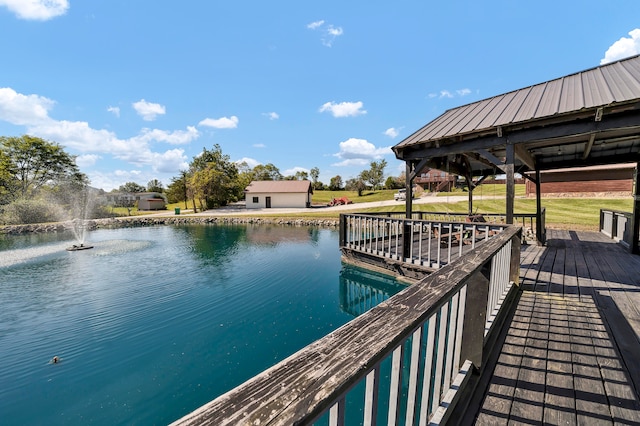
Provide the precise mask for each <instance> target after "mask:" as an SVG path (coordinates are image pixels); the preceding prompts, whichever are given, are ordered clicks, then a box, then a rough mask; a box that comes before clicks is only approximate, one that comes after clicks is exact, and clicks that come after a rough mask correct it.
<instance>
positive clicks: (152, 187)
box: [147, 179, 164, 193]
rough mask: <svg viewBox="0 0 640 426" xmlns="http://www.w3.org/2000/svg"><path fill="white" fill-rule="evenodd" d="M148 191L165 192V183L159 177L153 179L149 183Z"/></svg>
mask: <svg viewBox="0 0 640 426" xmlns="http://www.w3.org/2000/svg"><path fill="white" fill-rule="evenodd" d="M147 191H149V192H160V193H162V192H164V185H162V182H160V181H159V180H158V179H151V180H150V181H149V182H148V183H147Z"/></svg>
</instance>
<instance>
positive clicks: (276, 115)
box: [262, 112, 280, 120]
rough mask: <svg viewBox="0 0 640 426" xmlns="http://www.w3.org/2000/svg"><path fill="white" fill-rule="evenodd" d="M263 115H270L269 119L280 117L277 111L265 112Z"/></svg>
mask: <svg viewBox="0 0 640 426" xmlns="http://www.w3.org/2000/svg"><path fill="white" fill-rule="evenodd" d="M262 115H264V116H265V117H268V118H269V120H277V119H278V118H280V116H279V115H278V113H277V112H263V113H262Z"/></svg>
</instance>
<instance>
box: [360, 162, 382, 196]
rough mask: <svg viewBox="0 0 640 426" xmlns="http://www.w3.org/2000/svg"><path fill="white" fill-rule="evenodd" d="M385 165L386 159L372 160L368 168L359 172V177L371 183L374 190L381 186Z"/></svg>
mask: <svg viewBox="0 0 640 426" xmlns="http://www.w3.org/2000/svg"><path fill="white" fill-rule="evenodd" d="M385 167H387V160H380V161H372V162H371V164H370V168H369V170H364V171H362V173H360V178H361V179H362V180H363V181H365V182H368V183H369V184H371V186H372V187H373V189H374V191H375V190H376V188H378V187H381V186H382V182H383V181H384V169H385Z"/></svg>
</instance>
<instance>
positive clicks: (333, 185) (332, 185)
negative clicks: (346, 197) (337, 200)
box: [329, 175, 342, 191]
mask: <svg viewBox="0 0 640 426" xmlns="http://www.w3.org/2000/svg"><path fill="white" fill-rule="evenodd" d="M341 189H342V177H341V176H340V175H336V176H334V177H332V178H331V180H330V181H329V190H331V191H340V190H341Z"/></svg>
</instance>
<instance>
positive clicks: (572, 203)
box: [114, 185, 633, 231]
mask: <svg viewBox="0 0 640 426" xmlns="http://www.w3.org/2000/svg"><path fill="white" fill-rule="evenodd" d="M505 190H506V185H481V186H480V187H478V188H477V189H476V190H475V191H474V195H475V196H482V195H484V196H496V197H504V195H505ZM396 192H397V190H387V189H385V190H379V191H365V192H364V193H363V194H362V195H361V196H358V194H357V192H355V191H314V193H313V198H312V200H313V204H314V205H327V204H328V203H329V202H330V201H331V200H332V199H333V198H340V197H347V198H349V200H351V201H353V203H354V205H353V211H354V212H382V211H385V212H386V211H392V212H403V211H404V204H398V205H393V206H385V207H377V208H368V209H364V208H361V207H360V208H359V207H358V204H359V203H366V202H372V201H385V200H393V194H395V193H396ZM465 194H466V192H462V191H458V192H451V193H446V192H441V193H439V194H438V196H439V197H440V198H441V201H440V202H438V203H433V204H414V205H413V208H414V211H430V212H452V213H466V212H467V208H468V206H467V202H466V201H462V202H457V203H453V202H447V200H446V197H447V196H455V195H465ZM524 194H525V187H524V185H516V197H520V198H516V200H515V212H516V213H535V211H536V200H535V198H524ZM505 204H506V203H505V200H504V198H497V199H486V200H476V201H474V204H473V206H474V211H475V212H477V213H504V212H505V211H506V206H505ZM176 207H179V208H180V209H181V210H183V211H184V210H185V207H184V202H181V203H175V204H168V205H167V210H164V212H167V213H173V212H174V209H175V208H176ZM542 207H544V208H546V224H547V227H549V228H556V229H574V230H591V231H597V230H598V225H599V221H600V209H601V208H604V209H610V210H620V211H627V212H631V211H632V210H633V199H632V198H631V197H629V198H624V199H619V198H615V199H608V198H543V199H542ZM188 208H189V209H191V208H192V205H191V203H189V207H188ZM158 212H160V211H158ZM114 213H115V214H119V215H123V216H126V215H127V209H126V208H116V209H114ZM150 213H157V212H156V211H151V212H147V211H144V212H139V211H137V210H135V209H132V215H144V214H150ZM339 214H340V212H335V211H331V210H324V209H309V210H306V211H305V212H304V213H299V214H288V215H287V217H291V218H297V219H320V218H327V219H336V218H338V216H339ZM260 216H261V217H280V215H277V214H260Z"/></svg>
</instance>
